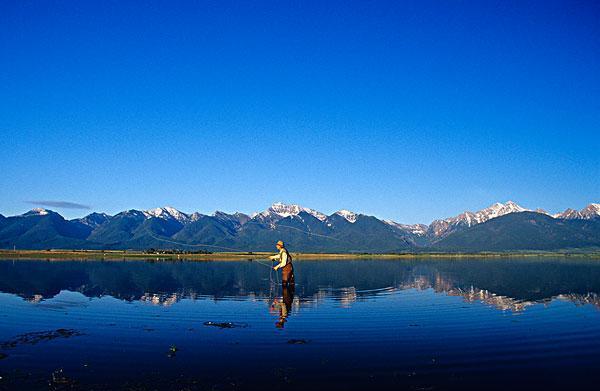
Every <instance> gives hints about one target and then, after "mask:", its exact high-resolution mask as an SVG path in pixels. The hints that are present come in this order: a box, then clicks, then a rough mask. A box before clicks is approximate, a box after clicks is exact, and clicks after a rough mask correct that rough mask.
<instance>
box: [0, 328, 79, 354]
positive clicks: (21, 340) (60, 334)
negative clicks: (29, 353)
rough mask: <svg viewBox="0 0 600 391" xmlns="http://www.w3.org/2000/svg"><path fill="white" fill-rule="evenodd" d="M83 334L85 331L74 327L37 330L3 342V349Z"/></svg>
mask: <svg viewBox="0 0 600 391" xmlns="http://www.w3.org/2000/svg"><path fill="white" fill-rule="evenodd" d="M80 335H83V333H81V332H79V331H77V330H74V329H56V330H50V331H36V332H32V333H25V334H20V335H17V336H16V337H15V338H13V339H11V340H9V341H5V342H2V344H1V345H0V347H1V348H2V349H12V348H15V347H17V346H18V345H35V344H37V343H39V342H45V341H51V340H53V339H57V338H71V337H77V336H80Z"/></svg>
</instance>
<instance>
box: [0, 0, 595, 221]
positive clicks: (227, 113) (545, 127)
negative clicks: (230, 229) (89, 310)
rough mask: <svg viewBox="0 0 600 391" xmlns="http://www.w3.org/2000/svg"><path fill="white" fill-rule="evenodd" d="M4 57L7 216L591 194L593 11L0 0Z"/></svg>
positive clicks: (402, 217)
mask: <svg viewBox="0 0 600 391" xmlns="http://www.w3.org/2000/svg"><path fill="white" fill-rule="evenodd" d="M0 56H1V59H0V149H1V151H2V153H1V155H0V156H1V157H0V213H1V214H4V215H12V214H19V213H23V212H24V211H26V210H28V209H30V208H31V207H33V204H31V203H28V202H27V201H54V202H56V203H57V204H56V205H58V207H52V206H51V207H49V208H50V209H53V210H56V211H58V212H60V213H62V214H63V215H65V216H66V217H76V216H82V215H84V214H87V213H89V212H90V211H91V210H94V211H105V212H109V213H116V212H119V211H122V210H125V209H131V208H135V209H147V208H151V207H157V206H164V205H171V206H173V207H176V208H178V209H180V210H182V211H184V212H192V211H200V212H203V213H210V212H212V211H214V210H215V209H219V210H223V211H228V212H232V211H238V210H239V211H242V212H253V211H258V210H263V209H265V208H266V207H267V206H268V205H270V204H271V203H272V202H275V201H283V202H288V203H299V204H301V205H304V206H307V207H312V208H315V209H318V210H321V211H323V212H325V213H332V212H334V211H336V210H338V209H341V208H345V209H350V210H354V211H357V212H363V213H367V214H373V215H376V216H378V217H382V218H390V219H394V220H396V221H399V222H406V223H415V222H423V223H429V222H430V221H431V220H432V219H434V218H440V217H447V216H452V215H455V214H457V213H460V212H462V211H464V210H477V209H480V208H483V207H486V206H488V205H489V204H491V203H493V202H495V201H507V200H513V201H516V202H517V203H519V204H521V205H523V206H525V207H529V208H536V207H543V208H546V209H548V210H550V211H552V212H556V211H558V210H563V209H565V208H567V207H573V208H577V209H580V208H582V207H584V206H585V205H587V204H588V203H590V202H600V153H599V152H600V3H598V2H594V1H566V2H556V1H543V2H542V1H532V2H527V1H514V2H513V1H498V2H491V1H415V2H405V1H392V2H385V1H355V2H352V1H340V2H336V1H322V0H319V1H291V2H287V1H273V2H263V1H233V2H228V1H222V0H218V1H146V2H144V1H104V0H103V1H58V2H53V1H24V0H5V1H2V2H0ZM65 201H68V202H72V203H78V204H83V205H88V206H90V207H91V210H83V209H72V208H65V207H64V206H69V205H66V204H65V205H62V204H61V202H65ZM34 203H35V202H34Z"/></svg>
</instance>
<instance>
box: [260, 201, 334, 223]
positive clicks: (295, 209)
mask: <svg viewBox="0 0 600 391" xmlns="http://www.w3.org/2000/svg"><path fill="white" fill-rule="evenodd" d="M300 212H306V213H308V214H310V215H312V216H314V217H315V218H317V219H319V220H321V221H325V220H326V219H327V216H325V215H324V214H323V213H321V212H319V211H316V210H314V209H310V208H305V207H303V206H300V205H296V204H289V205H288V204H284V203H281V202H276V203H274V204H273V205H271V207H269V209H267V210H266V211H264V212H261V213H259V214H258V215H260V216H262V217H271V218H273V217H275V218H286V217H289V216H297V215H298V214H300Z"/></svg>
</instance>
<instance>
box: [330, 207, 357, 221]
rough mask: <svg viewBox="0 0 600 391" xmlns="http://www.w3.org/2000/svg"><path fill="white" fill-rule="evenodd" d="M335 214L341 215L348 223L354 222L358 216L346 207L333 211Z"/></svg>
mask: <svg viewBox="0 0 600 391" xmlns="http://www.w3.org/2000/svg"><path fill="white" fill-rule="evenodd" d="M335 214H336V215H338V216H342V217H343V218H345V219H346V220H347V221H348V222H350V223H356V219H357V217H358V215H357V214H356V213H354V212H351V211H349V210H346V209H342V210H338V211H337V212H335Z"/></svg>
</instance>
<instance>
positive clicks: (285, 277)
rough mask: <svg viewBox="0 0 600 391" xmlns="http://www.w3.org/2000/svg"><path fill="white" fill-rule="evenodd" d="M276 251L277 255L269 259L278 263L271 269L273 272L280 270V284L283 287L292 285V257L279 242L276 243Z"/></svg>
mask: <svg viewBox="0 0 600 391" xmlns="http://www.w3.org/2000/svg"><path fill="white" fill-rule="evenodd" d="M277 250H278V251H279V254H276V255H273V256H271V257H269V259H270V260H272V261H278V262H279V263H278V264H277V265H275V267H273V270H275V271H277V270H279V269H281V283H282V284H283V285H284V286H287V285H292V284H294V266H292V256H291V255H290V253H289V252H288V250H287V249H286V248H285V246H284V245H283V242H282V241H281V240H280V241H278V242H277Z"/></svg>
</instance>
